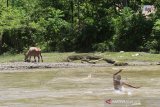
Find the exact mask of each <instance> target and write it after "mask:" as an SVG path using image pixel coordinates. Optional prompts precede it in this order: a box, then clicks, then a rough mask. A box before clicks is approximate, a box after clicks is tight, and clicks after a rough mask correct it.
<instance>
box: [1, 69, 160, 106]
mask: <svg viewBox="0 0 160 107" xmlns="http://www.w3.org/2000/svg"><path fill="white" fill-rule="evenodd" d="M119 69H121V68H120V67H114V68H113V67H97V68H96V67H88V68H87V67H86V68H67V69H63V68H61V69H45V70H28V71H27V70H26V71H24V72H22V71H20V72H19V71H15V72H1V73H0V107H159V105H160V97H159V96H160V78H159V76H160V67H159V66H151V67H147V66H142V67H141V66H139V67H136V66H135V67H125V68H123V69H124V71H123V72H122V73H121V76H122V80H123V81H125V82H127V83H130V84H132V85H134V86H141V88H139V89H132V88H127V87H124V89H123V91H122V92H121V91H114V89H113V81H112V75H113V73H115V72H117V71H118V70H119Z"/></svg>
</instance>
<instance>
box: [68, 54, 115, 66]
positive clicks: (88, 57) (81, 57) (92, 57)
mask: <svg viewBox="0 0 160 107" xmlns="http://www.w3.org/2000/svg"><path fill="white" fill-rule="evenodd" d="M75 60H81V63H84V62H87V63H93V64H95V63H97V62H99V61H102V60H103V61H106V62H107V63H111V64H114V63H115V61H114V60H112V59H107V58H103V57H101V56H95V55H72V56H68V57H67V61H68V62H71V61H75Z"/></svg>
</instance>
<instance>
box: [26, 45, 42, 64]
mask: <svg viewBox="0 0 160 107" xmlns="http://www.w3.org/2000/svg"><path fill="white" fill-rule="evenodd" d="M31 56H34V61H35V62H36V57H38V62H39V61H40V57H41V61H42V62H43V58H42V55H41V49H40V48H37V47H30V48H29V50H28V51H27V52H26V53H25V59H24V61H25V62H30V61H31Z"/></svg>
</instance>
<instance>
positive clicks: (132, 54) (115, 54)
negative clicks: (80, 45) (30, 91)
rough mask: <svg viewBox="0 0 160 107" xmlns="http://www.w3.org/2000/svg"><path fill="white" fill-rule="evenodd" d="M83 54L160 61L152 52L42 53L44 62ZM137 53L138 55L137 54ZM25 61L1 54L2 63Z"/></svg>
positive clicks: (158, 56)
mask: <svg viewBox="0 0 160 107" xmlns="http://www.w3.org/2000/svg"><path fill="white" fill-rule="evenodd" d="M77 54H78V55H81V54H89V55H97V56H102V57H105V58H109V59H113V60H116V61H128V60H138V61H159V59H160V54H150V53H144V52H122V53H120V52H104V53H100V52H94V53H75V52H65V53H58V52H54V53H42V56H43V59H44V62H64V61H65V60H66V58H67V57H68V56H70V55H77ZM136 55H137V56H136ZM17 61H18V62H23V61H24V55H23V54H15V55H10V54H3V55H0V63H4V62H17Z"/></svg>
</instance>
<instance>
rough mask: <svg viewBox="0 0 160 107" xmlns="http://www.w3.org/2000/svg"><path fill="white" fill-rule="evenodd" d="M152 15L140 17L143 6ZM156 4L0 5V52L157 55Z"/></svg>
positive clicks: (105, 0) (47, 1)
mask: <svg viewBox="0 0 160 107" xmlns="http://www.w3.org/2000/svg"><path fill="white" fill-rule="evenodd" d="M148 4H149V5H152V4H153V5H154V6H155V7H156V13H155V14H151V15H150V16H149V17H146V16H144V15H143V14H142V6H143V5H148ZM159 16H160V3H159V1H158V0H123V1H122V0H98V1H97V0H8V5H7V3H6V1H4V0H1V4H0V19H1V21H0V53H4V52H8V51H11V52H23V50H25V48H28V47H30V46H39V47H41V48H42V50H43V51H120V50H124V51H152V52H153V51H155V52H159V51H160V38H159V35H160V21H159Z"/></svg>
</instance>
